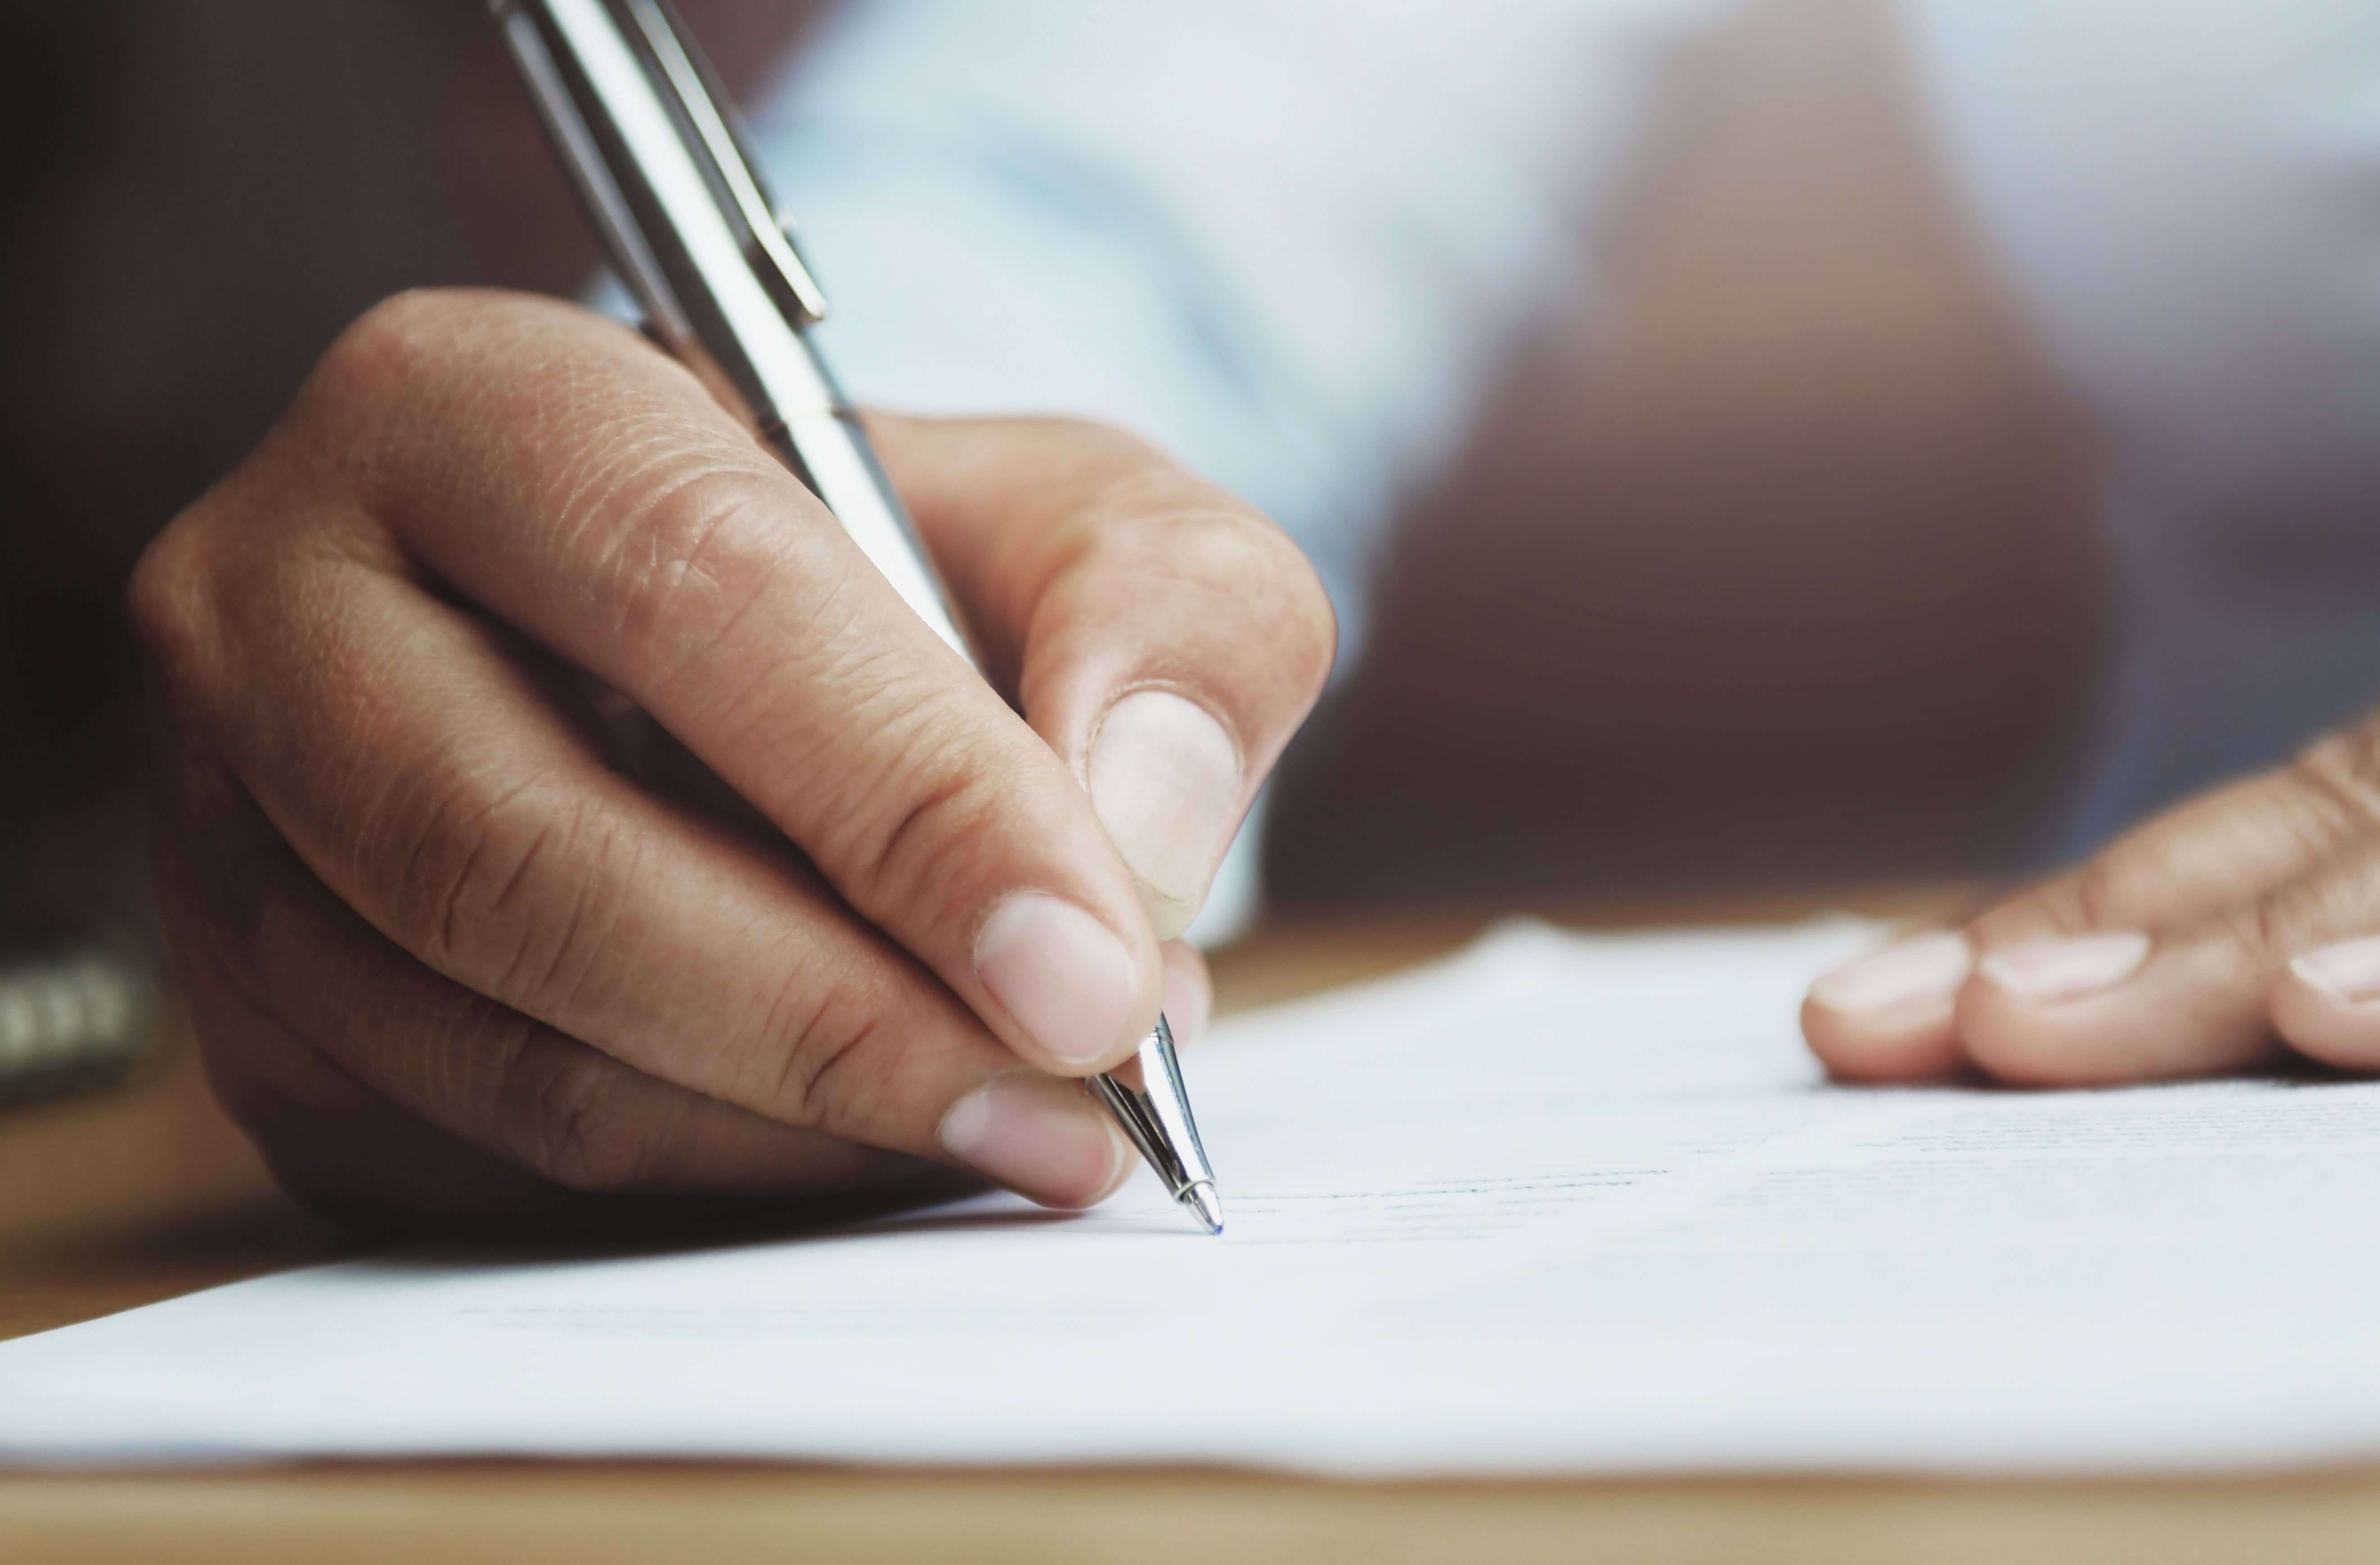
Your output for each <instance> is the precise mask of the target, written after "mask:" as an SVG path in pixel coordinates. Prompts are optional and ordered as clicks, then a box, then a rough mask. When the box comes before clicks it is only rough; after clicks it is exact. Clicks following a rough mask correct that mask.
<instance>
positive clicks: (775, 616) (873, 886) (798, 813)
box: [293, 295, 1161, 1074]
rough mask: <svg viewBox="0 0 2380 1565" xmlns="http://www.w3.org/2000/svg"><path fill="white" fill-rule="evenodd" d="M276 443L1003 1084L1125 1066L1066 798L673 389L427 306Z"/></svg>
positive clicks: (350, 365) (759, 469)
mask: <svg viewBox="0 0 2380 1565" xmlns="http://www.w3.org/2000/svg"><path fill="white" fill-rule="evenodd" d="M358 409H366V410H369V412H370V417H369V418H360V417H358ZM293 418H294V419H295V421H296V423H297V425H298V427H299V428H300V429H301V430H310V431H313V432H312V434H311V436H310V439H309V442H308V443H309V445H310V448H313V449H319V450H328V451H353V452H355V453H358V455H356V456H354V457H352V458H350V459H349V460H348V461H347V463H346V467H345V469H344V470H343V471H342V472H341V473H340V474H339V475H337V477H338V481H339V482H341V483H343V484H345V485H346V486H349V488H350V489H351V490H352V491H353V492H354V493H355V494H356V495H358V497H360V499H361V501H362V503H363V508H364V509H365V510H366V511H367V512H369V513H370V514H371V515H373V516H380V517H383V518H386V519H387V520H388V522H389V523H390V525H391V526H393V527H394V528H395V529H396V531H397V533H398V534H399V535H400V536H401V538H402V540H404V542H405V544H406V546H407V548H409V549H410V550H412V551H414V552H416V553H418V554H419V556H420V558H421V559H422V560H423V561H424V562H425V563H426V564H428V565H429V567H430V568H431V570H432V571H434V572H435V573H436V574H437V575H438V576H441V577H443V578H444V579H445V580H446V581H448V582H450V583H452V584H454V585H455V587H456V588H460V589H461V590H462V591H463V592H464V593H466V594H468V596H469V597H471V598H472V599H474V600H475V601H478V602H480V603H481V604H484V605H486V606H487V607H489V608H490V609H492V610H493V611H494V612H495V613H497V614H498V615H499V616H500V617H502V618H504V620H506V621H507V622H508V623H511V624H513V625H518V626H520V627H521V628H523V629H524V630H526V631H527V632H528V634H530V635H531V636H532V637H535V638H537V639H538V640H540V642H542V643H543V644H544V645H546V646H547V647H549V648H551V649H553V650H554V651H556V652H558V653H559V654H560V655H561V656H563V657H564V658H565V659H567V660H568V661H571V662H573V663H575V664H577V666H579V667H581V668H584V669H586V670H588V671H589V672H590V673H594V674H596V675H597V676H598V677H600V678H601V679H602V680H604V681H605V682H606V683H608V684H610V685H613V686H614V687H616V688H618V689H619V690H621V691H622V692H624V693H625V694H626V695H627V696H628V697H630V698H633V699H634V700H635V701H636V702H637V705H639V706H640V707H642V708H643V709H644V710H647V711H648V712H650V713H651V714H652V715H653V717H654V718H655V719H656V720H657V721H659V722H661V723H662V725H663V726H664V727H665V728H667V729H669V730H670V732H671V733H672V734H674V735H675V736H676V737H677V738H678V739H679V740H681V741H682V742H684V743H685V745H686V747H687V748H688V749H690V750H691V751H693V752H694V753H695V754H696V755H697V756H698V757H699V758H701V759H702V760H703V761H704V762H705V763H706V764H707V765H709V766H710V768H711V769H712V770H715V771H717V772H718V773H719V774H720V776H721V777H722V778H723V779H725V780H726V782H728V783H729V784H730V785H731V786H732V787H734V788H735V791H736V792H737V793H738V794H739V795H742V796H743V797H745V798H746V799H747V800H749V801H750V802H751V803H752V804H753V805H754V806H755V807H757V808H759V810H760V811H761V812H762V813H763V814H764V815H765V816H767V818H768V819H770V820H771V821H773V822H774V823H775V824H776V825H777V826H778V827H779V828H780V829H781V830H782V831H783V832H784V833H785V834H786V835H787V836H788V837H790V838H791V839H792V840H793V841H794V842H795V843H798V844H799V845H800V846H801V848H802V849H803V850H804V852H805V853H807V855H808V856H809V858H810V859H811V861H812V862H814V863H815V864H816V865H817V866H818V867H819V869H820V872H822V873H823V874H824V875H825V877H826V878H827V880H829V881H830V882H831V883H832V885H833V886H834V888H835V890H836V891H837V892H839V893H840V894H841V895H842V896H843V898H844V900H845V901H847V902H848V903H849V904H851V906H853V907H854V908H856V910H857V911H858V912H859V914H860V915H861V916H863V917H865V918H866V919H867V920H868V922H869V923H871V924H873V925H874V926H875V927H877V928H880V929H882V930H883V931H885V932H886V933H887V934H889V935H891V936H892V938H893V939H894V940H896V941H897V942H899V943H900V944H901V945H902V946H903V947H904V948H905V949H906V950H908V951H909V952H913V953H915V954H916V955H917V958H918V959H919V960H921V961H922V962H924V963H925V964H926V965H927V966H929V968H931V969H932V970H933V971H934V972H935V973H936V974H937V975H938V976H940V977H941V979H942V981H943V982H944V983H945V984H947V985H949V986H950V988H951V989H953V991H954V992H955V993H957V994H958V995H959V996H960V997H961V998H962V999H963V1000H965V1001H966V1003H967V1004H968V1005H969V1006H970V1007H971V1008H972V1009H973V1010H974V1011H975V1013H977V1015H979V1016H980V1017H982V1018H983V1020H984V1022H985V1023H986V1024H987V1025H989V1026H990V1028H991V1029H992V1031H993V1032H994V1033H996V1034H997V1035H998V1036H999V1037H1001V1038H1002V1039H1003V1040H1004V1041H1005V1042H1006V1043H1007V1044H1008V1045H1009V1046H1010V1047H1011V1048H1012V1049H1014V1050H1015V1051H1016V1052H1017V1053H1018V1054H1019V1055H1020V1056H1022V1057H1023V1058H1025V1059H1026V1060H1029V1061H1032V1062H1035V1063H1037V1064H1039V1065H1042V1066H1043V1067H1045V1068H1047V1069H1050V1070H1055V1071H1062V1072H1065V1073H1067V1074H1085V1073H1087V1072H1089V1071H1091V1070H1095V1069H1099V1068H1101V1067H1104V1066H1106V1065H1110V1064H1112V1063H1114V1062H1118V1061H1120V1060H1122V1059H1123V1058H1125V1057H1127V1056H1128V1055H1129V1054H1130V1053H1131V1051H1132V1049H1133V1048H1134V1046H1135V1044H1136V1042H1137V1041H1138V1038H1139V1036H1140V1035H1141V1033H1143V1032H1144V1031H1145V1030H1146V1029H1147V1026H1148V1025H1149V1024H1150V1022H1151V1021H1152V1020H1153V1018H1154V1017H1155V1015H1156V1014H1157V1010H1158V1003H1159V989H1160V973H1161V967H1160V959H1159V956H1158V952H1157V942H1156V940H1155V937H1154V936H1153V934H1152V933H1151V931H1150V929H1149V926H1148V921H1147V916H1145V915H1144V914H1143V912H1142V911H1141V908H1140V905H1139V899H1138V897H1137V894H1136V892H1135V889H1134V886H1133V883H1132V880H1131V877H1130V875H1129V873H1128V872H1127V871H1126V870H1125V869H1124V867H1123V865H1122V863H1121V862H1120V861H1119V860H1118V859H1117V857H1116V855H1115V850H1114V849H1113V847H1112V846H1111V844H1110V843H1109V842H1108V840H1107V837H1106V834H1105V832H1104V831H1103V830H1102V829H1101V828H1100V825H1099V820H1098V819H1097V817H1096V816H1095V815H1094V814H1093V813H1092V812H1091V810H1090V808H1089V806H1088V804H1087V801H1086V800H1085V799H1084V797H1083V795H1082V792H1081V789H1080V788H1079V786H1078V785H1077V784H1076V783H1075V781H1074V779H1073V778H1072V777H1071V776H1070V775H1069V774H1068V772H1067V770H1066V768H1065V767H1064V765H1063V764H1062V762H1060V760H1059V759H1058V758H1057V757H1055V756H1054V755H1052V754H1051V753H1050V748H1049V746H1047V745H1046V744H1045V743H1043V742H1042V741H1041V740H1040V739H1038V737H1036V735H1035V734H1034V733H1033V732H1032V730H1030V729H1029V728H1027V727H1026V725H1025V723H1024V722H1022V721H1021V720H1019V719H1018V717H1017V716H1016V714H1015V713H1014V712H1013V711H1011V710H1009V709H1008V708H1007V706H1006V705H1005V704H1004V703H1003V702H1002V700H1001V698H999V696H998V695H997V694H995V693H994V692H993V691H992V690H991V689H990V687H988V686H987V685H985V684H984V682H983V681H982V680H981V679H980V678H978V677H977V675H976V674H975V673H973V671H971V670H970V669H969V668H968V667H967V666H966V665H965V662H964V661H963V660H961V659H960V658H958V657H957V656H956V655H955V654H953V652H952V651H951V649H949V648H948V647H946V646H945V645H943V644H942V642H941V640H939V639H938V638H937V637H935V636H934V635H933V633H932V632H930V631H929V630H928V629H927V628H926V626H925V625H924V624H923V623H922V622H921V621H919V620H918V619H917V616H916V615H915V614H914V613H911V612H910V611H909V609H908V608H907V606H906V605H905V604H904V603H903V602H902V601H901V600H900V599H899V597H898V596H897V595H896V594H895V593H894V592H893V590H892V587H891V586H890V585H889V584H888V583H887V582H886V581H885V580H884V579H883V578H882V577H881V576H879V575H878V574H877V573H876V572H875V570H874V569H873V568H872V567H871V566H869V565H868V563H867V560H866V557H865V556H864V555H863V554H861V552H859V550H858V548H857V547H856V545H855V544H854V543H853V542H852V541H851V540H850V539H849V538H847V537H846V536H845V535H844V532H843V530H842V528H841V527H840V526H839V525H838V524H837V523H836V522H835V521H834V519H833V518H832V516H830V515H829V514H828V513H827V511H826V509H825V507H824V506H823V505H822V504H820V502H819V501H818V500H817V499H816V497H814V496H813V495H811V494H810V493H809V491H807V490H806V489H804V488H803V487H802V485H801V484H800V483H799V482H798V481H796V480H795V479H794V478H793V477H792V475H791V474H789V473H788V472H787V471H786V470H785V469H784V468H783V466H781V465H780V464H778V463H777V462H776V461H775V460H774V459H773V458H771V456H769V455H768V454H767V453H766V452H764V451H763V450H762V448H761V447H760V446H759V444H758V443H756V442H755V441H754V440H753V439H752V438H751V436H750V434H749V433H748V432H747V431H745V430H743V429H741V428H739V427H738V426H737V425H736V424H735V422H734V421H733V420H731V419H729V418H728V417H727V415H726V414H725V413H724V412H723V411H722V410H721V408H720V407H719V406H717V405H716V404H714V403H713V402H712V401H711V400H710V398H709V396H708V395H707V394H705V393H704V392H703V391H702V390H701V388H700V387H699V385H698V383H697V382H696V381H695V380H694V378H693V377H692V376H690V375H689V374H687V373H686V371H685V370H682V369H680V368H679V367H677V366H676V365H674V364H673V363H671V362H669V361H668V360H666V359H665V358H662V357H661V356H660V355H659V354H657V353H655V352H654V351H653V350H652V349H651V348H650V346H648V345H646V344H645V343H643V342H642V341H641V340H639V339H637V337H635V336H634V335H633V334H630V333H627V332H625V331H624V330H622V329H620V328H618V327H616V326H613V325H611V324H610V323H608V322H602V321H598V320H596V319H595V318H594V317H591V316H589V315H587V314H586V313H585V312H583V311H579V310H576V309H570V308H569V307H566V306H563V305H559V304H555V303H553V302H552V301H546V300H532V299H527V298H506V297H501V296H452V295H431V296H425V297H413V298H408V299H405V300H401V301H397V302H396V303H395V304H393V305H391V306H383V307H382V309H378V310H375V311H374V312H373V313H372V314H371V315H370V316H368V317H367V318H366V319H365V321H363V322H361V323H359V325H358V327H357V328H356V329H354V330H352V331H351V332H350V333H349V334H348V335H347V336H346V338H344V339H343V346H341V347H340V348H338V349H335V350H334V352H333V353H332V355H330V356H329V357H328V358H326V359H325V361H324V367H323V369H322V370H319V371H318V372H317V375H316V377H315V379H314V381H313V382H310V390H309V392H308V393H307V394H306V395H304V396H303V397H301V399H300V402H299V406H298V409H297V412H296V414H294V415H293Z"/></svg>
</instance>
